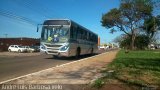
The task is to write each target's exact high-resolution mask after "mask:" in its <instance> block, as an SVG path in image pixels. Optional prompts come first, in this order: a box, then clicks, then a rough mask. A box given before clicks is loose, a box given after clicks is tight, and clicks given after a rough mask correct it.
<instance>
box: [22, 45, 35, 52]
mask: <svg viewBox="0 0 160 90" xmlns="http://www.w3.org/2000/svg"><path fill="white" fill-rule="evenodd" d="M23 47H24V48H25V49H26V51H27V52H31V53H32V52H35V49H34V48H33V47H31V46H23Z"/></svg>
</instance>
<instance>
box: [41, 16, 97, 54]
mask: <svg viewBox="0 0 160 90" xmlns="http://www.w3.org/2000/svg"><path fill="white" fill-rule="evenodd" d="M97 45H98V35H97V34H95V33H93V32H92V31H90V30H88V29H86V28H84V27H82V26H81V25H79V24H77V23H75V22H73V21H72V20H69V19H52V20H45V21H44V23H43V24H42V32H41V46H40V47H41V51H43V52H45V53H46V54H51V55H53V56H66V57H69V56H76V57H79V56H80V55H84V54H93V53H96V51H97V50H98V46H97Z"/></svg>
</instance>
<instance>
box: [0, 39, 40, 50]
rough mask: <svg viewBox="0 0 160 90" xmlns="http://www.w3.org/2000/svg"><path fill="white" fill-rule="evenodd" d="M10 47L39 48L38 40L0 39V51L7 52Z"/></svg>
mask: <svg viewBox="0 0 160 90" xmlns="http://www.w3.org/2000/svg"><path fill="white" fill-rule="evenodd" d="M10 45H23V46H33V45H36V46H39V45H40V39H36V38H24V37H23V38H0V51H7V50H8V47H9V46H10Z"/></svg>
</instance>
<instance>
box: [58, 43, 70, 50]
mask: <svg viewBox="0 0 160 90" xmlns="http://www.w3.org/2000/svg"><path fill="white" fill-rule="evenodd" d="M68 48H69V44H67V45H65V46H63V47H62V48H61V49H60V51H65V50H67V49H68Z"/></svg>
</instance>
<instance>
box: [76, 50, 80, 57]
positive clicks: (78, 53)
mask: <svg viewBox="0 0 160 90" xmlns="http://www.w3.org/2000/svg"><path fill="white" fill-rule="evenodd" d="M80 53H81V49H80V48H77V51H76V58H79V56H80Z"/></svg>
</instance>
